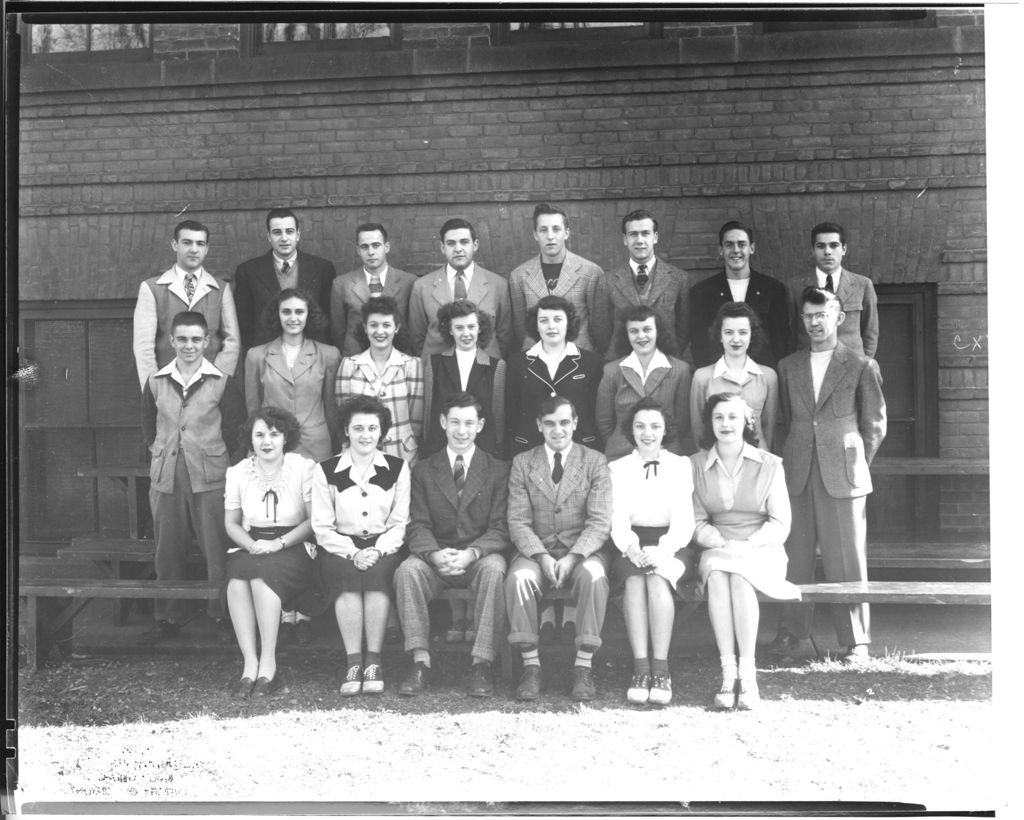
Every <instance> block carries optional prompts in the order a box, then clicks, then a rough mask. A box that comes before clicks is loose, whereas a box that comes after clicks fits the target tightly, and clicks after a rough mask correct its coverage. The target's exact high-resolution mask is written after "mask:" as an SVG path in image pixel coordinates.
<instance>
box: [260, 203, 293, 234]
mask: <svg viewBox="0 0 1024 820" xmlns="http://www.w3.org/2000/svg"><path fill="white" fill-rule="evenodd" d="M289 216H290V217H291V218H292V219H294V220H295V230H299V218H298V217H297V216H296V215H295V214H294V212H293V211H292V209H291V208H271V209H270V211H269V212H268V213H267V230H268V231H269V230H270V220H271V219H287V218H288V217H289Z"/></svg>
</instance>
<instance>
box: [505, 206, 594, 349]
mask: <svg viewBox="0 0 1024 820" xmlns="http://www.w3.org/2000/svg"><path fill="white" fill-rule="evenodd" d="M533 238H534V239H535V240H537V245H538V246H539V247H540V254H539V255H537V256H535V257H533V259H529V260H527V261H526V262H523V264H522V265H520V266H519V267H518V268H516V269H515V270H513V271H512V273H511V274H509V277H508V288H509V295H510V296H511V299H512V333H513V336H514V337H515V345H516V349H517V350H528V349H529V348H530V347H531V346H532V345H533V344H534V343H535V342H537V341H538V339H537V338H536V335H537V329H536V328H531V327H529V326H528V324H529V323H528V321H527V318H526V317H527V314H528V313H529V310H530V308H532V307H533V306H534V305H535V304H537V302H539V301H540V300H541V299H542V298H543V297H544V296H561V297H562V298H563V299H565V300H566V301H568V302H570V303H571V304H572V305H573V307H575V308H576V317H577V318H578V319H579V322H580V330H579V335H578V336H577V337H576V344H577V345H579V346H580V347H582V348H586V349H587V350H596V351H601V352H603V351H604V348H605V347H606V346H607V345H608V336H607V331H608V330H609V329H608V328H594V327H593V323H592V321H591V317H592V316H594V315H597V314H598V313H599V311H600V310H602V309H603V306H604V305H605V304H606V303H607V294H606V293H605V290H606V288H607V283H606V282H605V279H604V271H602V270H601V268H600V267H599V266H598V265H596V264H594V263H593V262H591V261H590V260H589V259H584V258H583V257H582V256H577V255H576V254H574V253H572V252H571V251H569V250H567V249H566V247H565V242H566V240H567V239H568V238H569V218H568V217H567V216H566V215H565V211H563V210H562V209H561V208H555V207H552V206H551V205H548V204H547V203H541V204H540V205H538V206H537V207H536V208H534V209H533ZM595 337H596V338H599V339H601V342H602V344H600V346H599V343H598V342H595V341H594V339H595Z"/></svg>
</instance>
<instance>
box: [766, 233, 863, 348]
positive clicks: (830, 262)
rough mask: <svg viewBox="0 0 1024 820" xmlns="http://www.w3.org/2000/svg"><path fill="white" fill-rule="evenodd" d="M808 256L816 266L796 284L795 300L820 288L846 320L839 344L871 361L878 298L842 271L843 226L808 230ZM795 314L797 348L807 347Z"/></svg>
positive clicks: (856, 277) (857, 278) (858, 279)
mask: <svg viewBox="0 0 1024 820" xmlns="http://www.w3.org/2000/svg"><path fill="white" fill-rule="evenodd" d="M811 253H812V254H813V256H814V263H815V266H816V270H815V272H814V276H811V277H809V278H807V279H805V280H803V281H801V282H799V283H798V284H797V286H796V288H795V289H794V291H793V292H794V293H795V294H797V295H798V297H797V298H798V299H799V294H800V293H801V292H802V290H803V289H804V288H805V287H816V288H824V289H825V290H828V291H831V292H832V293H834V294H835V295H836V298H838V299H839V305H840V308H841V309H842V311H843V314H844V315H845V316H846V318H845V319H844V320H843V322H842V324H840V325H839V341H841V342H842V343H843V344H844V345H846V346H847V347H848V348H850V350H854V351H856V352H857V353H863V354H864V355H865V356H871V357H874V355H875V351H876V350H878V296H877V295H876V294H875V286H874V284H873V283H872V281H871V280H870V279H868V277H866V276H861V275H860V274H859V273H854V272H853V271H851V270H847V269H846V268H844V267H843V258H844V257H845V256H846V231H845V230H843V226H842V225H838V224H836V223H835V222H821V223H819V224H817V225H815V226H814V227H813V228H811ZM796 313H797V315H798V318H797V321H796V336H797V339H796V341H797V346H798V347H807V345H808V338H807V331H806V328H805V327H804V326H803V325H802V324H801V322H800V320H799V313H800V305H799V304H797V305H796ZM755 361H756V360H755Z"/></svg>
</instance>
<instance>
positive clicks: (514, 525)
mask: <svg viewBox="0 0 1024 820" xmlns="http://www.w3.org/2000/svg"><path fill="white" fill-rule="evenodd" d="M576 421H577V418H576V408H575V407H573V404H572V402H571V401H569V400H568V399H567V398H565V397H563V396H554V397H551V398H548V399H546V400H545V401H543V402H542V403H541V405H540V407H539V409H538V411H537V426H538V428H540V431H541V432H542V433H543V434H544V443H543V444H541V445H540V446H538V447H534V448H533V449H532V450H527V451H526V452H525V453H520V454H519V455H517V456H516V457H515V458H514V459H513V460H512V470H511V473H510V475H509V482H508V484H509V487H508V531H509V535H510V536H511V538H512V544H513V546H514V547H515V548H516V552H517V554H516V555H515V557H514V558H513V559H512V564H511V566H510V567H509V570H508V578H507V579H506V581H505V601H506V603H507V606H508V616H509V621H510V629H509V635H508V639H509V642H510V643H511V644H512V645H513V646H517V647H518V648H519V651H520V653H521V654H522V656H523V676H522V679H521V680H520V681H519V687H518V688H517V689H516V697H517V698H518V699H519V700H536V699H537V698H538V697H539V696H540V690H541V672H540V655H539V653H538V641H539V639H540V633H539V625H538V621H539V617H538V600H539V599H540V597H541V595H543V593H544V592H545V591H546V590H548V589H550V588H551V587H556V588H557V587H569V589H570V590H571V591H572V600H573V605H574V606H575V607H576V661H575V664H574V665H573V669H572V696H573V698H575V699H576V700H593V698H594V697H595V695H596V690H595V686H594V676H593V671H592V668H591V661H592V659H593V657H594V652H596V651H597V649H598V648H599V647H600V646H601V629H602V628H603V626H604V616H605V611H606V609H607V606H608V589H609V587H608V561H609V557H608V554H607V552H606V551H605V550H604V545H605V542H606V541H607V540H608V536H609V534H610V533H611V523H612V518H611V516H612V483H611V474H610V473H609V471H608V460H607V459H606V458H605V457H604V454H603V453H600V452H598V451H597V450H594V449H591V448H590V447H584V446H583V445H582V444H575V443H573V440H572V437H573V432H574V431H575V428H576Z"/></svg>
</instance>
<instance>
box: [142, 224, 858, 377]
mask: <svg viewBox="0 0 1024 820" xmlns="http://www.w3.org/2000/svg"><path fill="white" fill-rule="evenodd" d="M533 219H534V231H533V235H534V239H535V240H536V241H537V244H538V247H539V249H540V253H539V254H538V255H537V256H535V257H533V258H532V259H530V260H528V261H526V262H524V263H523V264H522V265H520V266H518V267H517V268H515V269H514V270H513V271H512V273H511V274H510V275H509V277H508V278H507V279H506V278H505V277H502V276H500V275H498V274H495V273H492V272H491V271H489V270H486V269H485V268H483V267H482V266H481V265H478V264H477V263H476V262H475V261H474V257H475V255H476V252H477V250H478V249H479V240H478V239H477V236H476V230H475V228H474V227H473V225H472V224H471V223H469V222H467V221H465V220H461V219H451V220H448V221H447V222H446V223H445V224H444V226H443V228H442V230H441V234H440V245H441V250H442V252H443V254H444V256H445V259H446V264H445V266H444V267H442V268H439V269H438V270H436V271H433V272H431V273H429V274H426V275H424V276H422V277H419V278H417V277H416V276H415V275H413V274H410V273H407V272H405V271H402V270H399V269H398V268H394V267H392V266H391V265H390V264H389V263H388V253H389V252H390V243H389V241H388V233H387V230H386V228H385V227H384V226H383V225H380V224H377V223H365V224H363V225H360V226H359V227H358V228H357V230H356V247H357V251H358V254H359V257H360V259H361V260H362V263H363V264H362V266H361V267H360V268H357V269H356V270H353V271H350V272H348V273H345V274H343V275H341V276H337V275H336V272H335V267H334V265H333V264H332V263H331V262H330V261H328V260H326V259H323V258H321V257H319V256H314V255H312V254H308V253H305V252H304V251H300V250H299V240H300V238H301V232H300V228H299V222H298V218H297V217H296V216H295V214H294V213H292V211H290V210H288V209H283V208H282V209H274V210H272V211H270V213H269V214H268V215H267V219H266V223H267V237H268V239H269V241H270V245H271V250H270V251H269V252H268V253H266V254H263V255H262V256H258V257H256V258H254V259H249V260H247V261H245V262H242V263H241V264H240V265H239V266H238V268H237V269H236V270H235V275H234V282H233V287H231V286H229V283H228V282H227V281H225V280H223V279H218V278H217V277H214V276H213V275H211V274H210V273H209V272H207V271H206V270H205V269H204V268H203V260H204V259H205V257H206V253H207V251H208V250H209V234H208V232H207V230H206V228H205V227H204V226H202V225H201V224H200V223H197V222H183V223H181V224H180V225H179V226H178V227H177V228H176V230H175V236H174V239H173V241H172V243H171V247H172V249H173V250H174V252H175V255H176V261H175V265H174V267H172V268H171V269H170V270H168V271H165V272H164V273H163V274H161V275H160V276H157V277H153V278H151V279H148V280H146V281H145V282H144V283H143V284H142V286H141V287H140V290H139V298H138V302H137V305H136V309H135V335H134V350H135V360H136V365H137V369H138V375H139V384H140V386H143V385H145V381H146V378H147V377H148V376H149V375H150V374H151V373H153V372H155V371H156V370H157V369H158V368H160V367H163V366H164V365H166V364H167V363H168V362H170V361H171V359H173V357H174V356H173V351H172V350H171V348H170V344H169V342H168V341H167V340H168V338H169V335H170V321H171V319H172V318H173V316H174V314H175V313H177V312H178V310H180V309H182V306H183V305H184V306H185V307H187V308H188V309H190V310H196V311H198V312H200V313H203V315H204V316H205V317H206V320H207V323H208V324H209V326H210V331H211V339H210V342H211V343H210V346H209V348H208V350H207V358H209V359H211V360H212V361H213V362H214V364H216V365H217V366H218V367H219V368H220V369H221V370H223V371H224V372H226V373H228V374H229V375H234V373H235V370H236V367H237V365H238V363H239V361H241V360H244V353H245V351H246V350H248V349H249V348H251V347H254V346H256V345H259V344H263V343H265V342H268V341H270V340H271V339H272V338H273V336H271V335H270V334H269V333H268V332H267V331H265V330H264V329H262V328H261V327H260V314H261V313H262V311H263V309H264V307H265V306H266V304H267V303H268V302H270V301H271V300H272V299H273V298H274V297H275V296H276V295H277V294H278V293H280V292H281V291H282V290H284V289H286V288H298V289H300V290H302V291H304V292H305V293H307V294H308V295H309V296H310V297H311V298H312V299H313V300H314V301H315V302H316V303H317V305H318V307H319V308H320V309H321V311H322V312H323V313H324V314H325V315H326V316H328V317H329V320H330V321H329V328H330V329H329V338H328V335H327V333H321V334H319V336H318V334H316V333H314V334H311V335H312V336H313V337H314V338H318V339H319V341H325V342H326V341H329V342H330V343H331V344H333V345H334V346H335V347H337V348H338V349H339V350H340V351H341V354H342V355H343V356H350V355H355V354H356V353H359V352H360V345H359V343H358V342H357V340H356V335H355V334H356V328H357V327H358V325H359V324H360V321H361V320H360V309H361V307H362V305H363V304H364V303H365V302H366V300H367V299H369V298H370V297H371V296H373V295H383V296H389V297H391V298H393V299H395V301H396V302H397V304H398V306H399V309H400V311H402V312H403V314H404V318H406V319H407V327H408V329H409V332H410V336H411V339H410V342H411V345H412V352H413V353H414V354H416V355H422V356H423V357H424V358H428V357H429V356H430V355H432V354H434V353H440V352H441V351H442V350H444V349H445V347H446V346H447V345H446V343H445V341H444V340H443V339H442V338H441V334H440V332H439V330H438V325H437V311H438V309H439V308H440V307H441V306H442V305H444V304H446V303H448V302H451V301H453V299H457V298H460V297H462V298H466V299H469V300H470V301H472V302H474V303H475V304H476V305H477V307H478V308H480V310H482V311H484V312H486V313H488V314H490V315H491V316H492V317H493V322H494V337H493V338H492V339H491V341H490V344H489V345H488V348H487V352H488V353H489V354H490V355H492V356H495V357H502V358H508V356H509V355H510V354H511V353H512V352H513V351H515V350H520V349H522V350H525V349H527V348H529V347H530V346H531V345H532V344H533V343H534V342H535V341H536V339H533V338H531V334H532V329H530V328H528V327H527V314H528V311H529V309H530V308H531V307H533V306H534V305H536V303H537V302H538V301H539V300H540V299H541V298H542V297H544V296H547V295H554V296H561V297H563V298H564V299H566V300H567V301H569V302H570V303H571V304H572V305H574V306H575V308H576V314H577V317H578V318H579V321H580V330H579V336H578V337H577V340H576V341H577V344H578V345H579V346H580V347H581V348H585V349H590V350H595V351H597V352H599V353H602V354H604V356H605V358H606V359H607V360H609V361H610V360H613V359H615V358H617V357H618V355H620V354H619V352H618V351H619V350H621V348H622V345H621V340H619V339H617V338H615V336H616V333H617V332H618V331H617V329H616V327H617V323H616V322H615V316H616V314H617V313H619V312H621V311H622V310H624V309H625V308H628V307H629V306H631V305H641V304H643V305H650V306H651V307H652V308H653V309H654V310H655V312H656V313H657V314H658V316H659V318H661V320H662V322H663V323H664V326H665V327H666V328H668V329H671V330H672V332H674V333H675V336H676V342H677V349H678V350H679V351H680V352H683V351H684V350H685V349H686V348H687V345H689V350H690V356H691V358H692V360H693V364H694V366H695V367H703V366H706V365H708V364H712V363H713V362H714V361H716V359H717V358H718V348H717V344H715V343H714V341H713V340H712V339H711V338H710V337H709V334H708V331H709V330H710V328H711V325H712V322H713V321H714V317H715V314H716V312H717V310H718V308H719V307H721V305H722V304H724V303H726V302H746V303H747V304H748V305H750V307H751V308H752V309H753V310H754V311H755V312H756V313H757V315H758V317H759V318H760V320H761V324H762V326H763V328H764V331H765V333H764V340H763V342H762V343H760V344H758V346H756V347H753V348H751V350H750V355H751V357H752V358H753V359H754V360H755V361H756V362H758V363H760V364H764V365H767V366H769V367H775V365H776V363H777V362H778V360H779V359H781V358H782V357H783V356H785V355H786V354H788V353H790V352H792V351H793V350H795V349H796V348H797V347H798V346H807V335H806V332H805V331H804V329H803V327H802V324H801V323H800V322H798V321H794V317H795V315H796V313H797V312H798V309H799V307H798V306H796V305H795V302H794V300H793V299H791V298H790V295H789V289H788V288H787V287H786V285H785V284H783V283H782V282H781V281H779V280H778V279H775V278H773V277H771V276H768V275H766V274H763V273H760V272H758V271H756V270H754V269H753V268H752V267H751V257H752V256H753V255H754V253H755V249H756V246H755V239H754V232H753V230H752V229H751V228H749V227H747V226H745V225H742V224H741V223H739V222H727V223H726V224H725V225H723V226H722V229H721V230H720V231H719V255H720V256H721V258H722V260H723V263H724V270H723V272H722V273H719V274H716V275H714V276H711V277H709V278H707V279H705V280H703V281H701V282H698V283H697V284H694V285H692V286H691V285H690V277H689V275H688V274H687V273H686V271H684V270H682V269H680V268H677V267H675V266H673V265H671V264H669V263H668V262H666V261H665V260H664V259H660V258H659V257H658V256H657V255H656V254H655V248H656V245H657V243H658V222H657V220H656V219H655V218H654V217H653V216H652V215H651V214H650V213H648V212H647V211H633V212H631V213H629V214H627V215H626V216H625V217H624V218H623V220H622V241H623V245H624V246H625V247H626V249H627V251H628V253H629V258H628V259H627V260H626V262H625V264H623V265H621V266H619V267H616V268H614V269H612V270H610V271H608V272H607V273H606V272H604V271H603V270H602V269H601V267H600V266H598V265H597V264H595V263H594V262H591V261H590V260H588V259H584V258H583V257H581V256H578V255H577V254H575V253H573V252H572V251H570V250H568V249H567V248H566V242H567V240H568V238H569V235H570V229H569V224H568V217H567V216H566V215H565V213H564V212H563V211H561V210H560V209H558V208H556V207H552V206H550V205H538V206H537V208H536V209H535V210H534V218H533ZM811 249H812V253H813V257H814V262H815V265H816V271H815V273H814V274H813V275H812V276H807V277H801V278H800V281H799V284H798V285H797V286H796V287H795V288H794V291H793V292H794V293H795V294H797V295H799V293H800V291H802V290H803V288H804V287H805V286H806V285H815V286H817V287H821V288H825V289H827V290H831V291H833V292H834V293H836V295H837V297H838V299H839V302H840V305H841V306H842V309H843V312H844V313H845V314H846V319H845V320H844V322H843V324H842V325H841V326H840V331H839V338H840V341H842V342H843V343H844V344H845V345H846V346H847V347H849V348H851V349H853V350H855V351H857V352H861V353H864V354H865V355H867V356H872V357H873V356H874V355H875V350H876V348H877V345H878V313H877V299H876V296H875V290H874V286H873V285H872V283H871V280H870V279H868V278H867V277H865V276H861V275H859V274H856V273H853V272H852V271H849V270H846V269H844V268H843V267H842V262H843V257H844V256H845V254H846V250H847V245H846V236H845V232H844V230H843V228H842V227H841V226H840V225H837V224H834V223H830V222H823V223H820V224H819V225H816V226H815V227H814V228H813V229H812V231H811ZM171 294H173V295H176V296H177V297H178V298H177V299H176V300H174V299H170V298H169V296H170V295H171ZM275 335H276V334H275Z"/></svg>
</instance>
